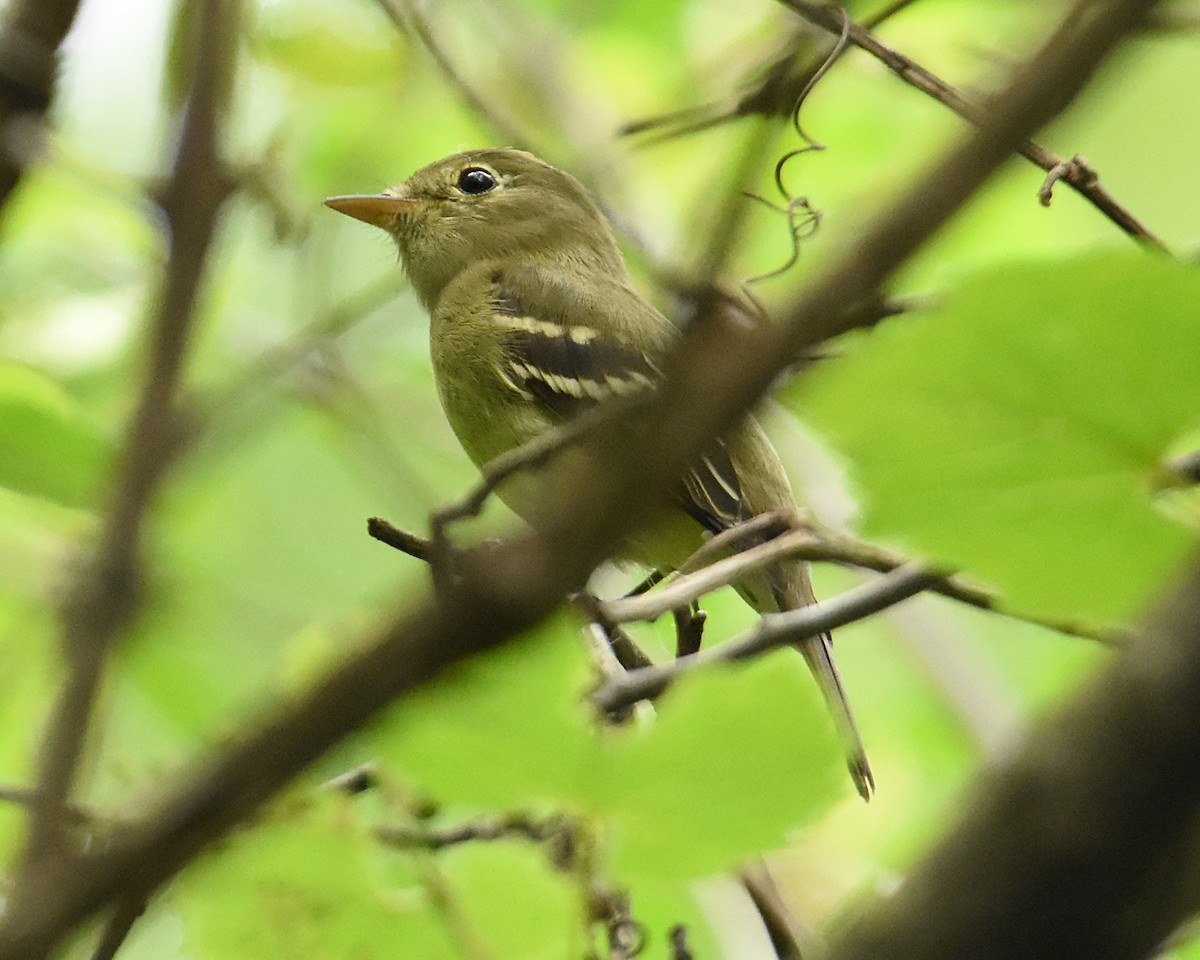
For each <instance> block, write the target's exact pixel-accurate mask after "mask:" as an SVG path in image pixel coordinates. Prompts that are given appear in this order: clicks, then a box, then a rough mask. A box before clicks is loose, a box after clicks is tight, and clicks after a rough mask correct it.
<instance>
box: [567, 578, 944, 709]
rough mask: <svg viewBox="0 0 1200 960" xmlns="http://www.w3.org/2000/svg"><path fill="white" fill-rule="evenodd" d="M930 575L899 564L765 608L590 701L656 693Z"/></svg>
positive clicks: (870, 608) (840, 621)
mask: <svg viewBox="0 0 1200 960" xmlns="http://www.w3.org/2000/svg"><path fill="white" fill-rule="evenodd" d="M932 579H933V578H932V577H931V576H930V575H929V574H927V573H925V572H924V571H923V570H921V569H919V568H916V567H901V568H900V569H899V570H893V571H892V572H891V573H885V574H884V575H883V576H881V577H879V578H878V579H876V580H873V581H872V582H870V583H866V584H863V585H862V586H858V587H854V588H852V589H850V590H847V591H846V592H845V593H843V594H841V595H839V596H836V597H833V598H831V599H829V600H822V601H820V602H819V603H814V604H811V605H810V606H807V607H801V608H799V609H798V610H788V611H787V612H786V613H769V614H765V615H764V616H763V617H762V619H761V620H760V621H759V623H758V625H757V626H755V627H752V628H751V629H750V630H747V631H746V632H745V633H743V634H741V635H740V636H737V637H734V638H733V639H732V640H730V641H729V642H728V643H724V644H722V645H721V646H719V647H713V648H712V649H709V650H703V651H701V652H700V653H694V654H692V655H691V656H688V657H680V658H679V659H678V660H672V661H670V662H669V663H664V664H657V665H655V666H652V667H644V668H642V669H641V670H633V671H631V672H629V673H627V674H625V675H624V676H620V677H614V678H612V679H611V680H609V682H607V683H606V684H605V685H604V686H603V687H601V688H600V689H598V690H596V691H595V692H594V693H593V694H592V696H591V699H592V703H593V704H594V705H595V706H596V707H597V708H598V709H601V710H616V709H620V708H621V707H624V706H627V705H628V704H631V703H635V702H636V701H638V700H645V699H648V698H651V697H656V696H658V695H659V694H660V693H662V692H663V690H665V689H666V688H667V687H668V686H669V685H670V684H671V682H672V681H674V680H675V679H677V678H678V677H680V676H682V675H683V674H684V673H687V672H689V671H691V670H696V669H699V668H701V667H705V666H708V665H710V664H713V663H727V662H729V661H733V660H745V659H747V658H748V657H753V656H757V655H758V654H760V653H763V652H764V651H766V650H770V649H772V648H774V647H780V646H785V645H787V644H791V643H797V642H799V641H800V640H805V639H807V638H809V637H815V636H817V635H818V634H821V633H827V632H829V631H831V630H834V629H836V628H837V627H842V626H845V625H846V624H847V623H853V622H854V621H856V620H863V619H865V618H866V617H869V616H871V615H872V614H875V613H878V612H879V611H880V610H886V609H887V608H888V607H890V606H893V605H894V604H897V603H901V602H903V601H904V600H907V599H908V598H909V597H912V596H915V595H916V594H918V593H920V592H921V591H922V590H927V589H928V588H929V584H930V581H931V580H932Z"/></svg>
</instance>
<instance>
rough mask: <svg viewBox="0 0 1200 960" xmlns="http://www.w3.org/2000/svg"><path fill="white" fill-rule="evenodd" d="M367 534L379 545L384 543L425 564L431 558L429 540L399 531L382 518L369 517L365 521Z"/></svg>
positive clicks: (405, 531) (431, 551)
mask: <svg viewBox="0 0 1200 960" xmlns="http://www.w3.org/2000/svg"><path fill="white" fill-rule="evenodd" d="M367 533H368V534H369V535H370V536H371V537H373V538H374V539H376V540H378V541H379V542H380V543H386V544H387V545H388V546H389V547H392V548H394V549H396V550H399V551H400V552H401V553H406V554H408V555H409V556H410V557H413V558H415V559H417V560H421V561H423V562H425V563H429V562H430V560H431V559H432V557H433V544H432V543H431V542H430V541H429V540H426V539H425V538H424V537H421V536H418V535H417V534H415V533H409V532H408V531H407V530H401V529H400V528H399V527H397V526H395V525H393V524H392V523H389V522H388V521H387V520H384V519H383V517H371V519H370V520H368V521H367Z"/></svg>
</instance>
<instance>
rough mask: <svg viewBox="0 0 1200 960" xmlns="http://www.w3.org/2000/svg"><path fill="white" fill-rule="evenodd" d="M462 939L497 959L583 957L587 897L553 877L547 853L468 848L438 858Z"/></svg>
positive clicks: (512, 847) (508, 846)
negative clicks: (470, 941) (466, 939)
mask: <svg viewBox="0 0 1200 960" xmlns="http://www.w3.org/2000/svg"><path fill="white" fill-rule="evenodd" d="M438 866H439V868H440V869H441V870H442V871H443V872H444V875H445V878H446V881H447V884H446V885H447V889H448V891H449V896H450V898H451V900H452V902H453V909H454V913H455V915H456V916H457V918H458V921H459V926H460V937H462V936H465V937H469V938H470V940H472V941H474V942H476V943H478V944H479V945H481V946H482V947H483V948H484V949H483V950H482V951H480V952H479V953H478V954H477V955H479V956H487V957H494V958H495V960H557V958H559V957H581V956H583V955H584V950H583V949H582V947H583V944H584V942H585V941H584V934H585V930H586V928H587V927H586V922H585V920H584V918H583V917H582V916H581V907H582V906H583V898H582V897H581V896H579V895H578V894H577V893H576V892H575V891H573V890H572V889H571V887H570V885H569V884H568V880H569V879H570V877H569V875H563V874H558V875H556V874H554V873H553V872H552V871H551V869H550V867H549V865H548V864H547V862H546V851H545V849H544V848H542V847H533V846H529V845H526V844H517V843H468V844H460V845H458V846H456V847H453V848H451V849H449V850H447V851H445V852H444V853H443V854H442V855H441V856H439V857H438Z"/></svg>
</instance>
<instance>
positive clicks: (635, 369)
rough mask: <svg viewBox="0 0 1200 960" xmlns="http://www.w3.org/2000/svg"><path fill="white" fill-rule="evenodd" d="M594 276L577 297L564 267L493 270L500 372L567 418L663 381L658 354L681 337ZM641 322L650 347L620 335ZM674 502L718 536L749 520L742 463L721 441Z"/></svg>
mask: <svg viewBox="0 0 1200 960" xmlns="http://www.w3.org/2000/svg"><path fill="white" fill-rule="evenodd" d="M588 279H589V283H588V285H587V289H588V290H589V291H592V292H593V293H594V295H593V296H592V297H590V298H588V299H585V300H584V301H583V302H580V298H579V296H578V290H579V285H574V284H569V283H567V282H566V281H565V280H564V278H563V276H562V274H561V273H560V272H557V271H555V272H552V271H550V270H547V269H545V268H541V267H533V266H526V267H517V268H511V267H510V268H507V269H505V270H502V271H501V270H498V271H497V272H496V273H495V274H493V276H492V281H493V293H492V299H493V305H494V311H493V315H494V317H495V321H496V323H497V324H499V325H500V326H501V327H502V328H503V329H504V333H503V342H504V362H503V368H502V369H501V371H500V373H501V375H502V376H503V377H504V379H505V380H506V381H507V382H508V383H509V384H511V386H512V387H513V388H514V389H515V390H518V391H520V392H521V393H523V394H525V395H526V396H527V397H529V398H530V399H532V400H533V401H535V402H537V403H538V404H539V405H541V406H542V407H544V408H545V409H547V410H548V411H550V412H551V413H553V414H554V415H556V416H558V417H562V418H569V417H574V416H578V415H579V414H580V413H582V412H583V411H584V410H586V409H589V408H590V407H592V406H594V405H595V404H597V403H599V402H601V401H603V400H605V399H607V398H609V397H613V396H621V395H628V394H630V393H632V392H635V391H637V390H641V389H645V388H646V387H649V386H651V385H653V384H654V383H656V382H657V381H658V379H659V378H660V372H659V369H658V367H657V365H656V363H655V357H656V356H661V355H662V353H663V352H664V351H665V350H666V349H668V348H669V346H670V344H671V343H672V342H673V341H674V339H675V338H676V336H677V332H676V330H675V328H674V327H673V326H672V324H671V323H670V321H669V320H667V319H666V318H665V317H663V316H662V314H660V313H659V312H658V311H657V310H655V309H654V308H653V307H652V306H651V305H650V304H649V303H647V302H646V301H645V300H643V299H642V298H641V297H640V296H639V295H638V294H637V293H636V292H635V291H633V290H631V289H630V288H629V287H627V286H626V285H625V284H623V283H621V282H619V281H618V280H615V279H613V280H611V281H609V280H608V279H607V278H603V279H602V280H600V282H599V284H598V286H599V289H598V290H597V289H596V288H597V278H596V277H594V276H589V278H588ZM568 317H569V319H568ZM634 324H637V325H638V326H637V329H638V331H639V334H640V337H639V339H643V338H644V339H646V340H647V341H648V343H649V346H650V347H651V352H649V353H648V352H647V351H645V350H643V349H641V348H639V347H636V346H634V345H633V344H632V343H631V342H630V339H629V338H628V337H625V336H622V334H623V332H624V331H626V330H628V329H630V328H631V326H633V325H634ZM675 499H676V500H677V502H678V503H679V505H680V507H682V508H683V510H684V511H686V512H687V513H688V515H690V516H691V517H692V518H693V519H694V520H696V521H697V522H698V523H700V524H701V525H702V526H704V527H705V528H706V529H708V530H709V531H710V532H712V533H718V532H720V531H721V530H724V529H725V528H726V527H728V526H730V525H732V524H734V523H738V522H740V521H742V520H745V519H748V517H749V513H748V511H747V508H746V505H745V503H744V501H743V498H742V488H741V483H740V482H739V480H738V475H737V470H736V469H735V467H734V464H733V460H732V457H731V456H730V453H729V450H728V448H727V446H726V444H725V443H724V441H722V440H720V439H718V440H717V441H716V443H715V444H714V445H713V446H712V447H711V448H710V449H709V450H708V451H706V453H705V455H704V456H702V457H701V458H700V460H699V461H698V462H697V463H695V464H693V465H692V467H691V468H690V469H689V470H688V471H687V472H686V473H685V474H684V476H683V478H682V480H681V481H680V483H679V486H678V487H677V488H676V490H675Z"/></svg>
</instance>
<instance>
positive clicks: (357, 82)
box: [253, 0, 403, 87]
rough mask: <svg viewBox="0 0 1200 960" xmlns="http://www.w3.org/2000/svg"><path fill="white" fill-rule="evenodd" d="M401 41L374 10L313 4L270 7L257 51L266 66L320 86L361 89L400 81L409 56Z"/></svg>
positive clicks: (256, 39) (258, 29)
mask: <svg viewBox="0 0 1200 960" xmlns="http://www.w3.org/2000/svg"><path fill="white" fill-rule="evenodd" d="M372 14H375V15H372ZM397 38H398V33H397V31H396V28H395V27H393V26H392V25H391V24H390V23H386V22H383V18H382V17H381V16H379V15H378V14H377V12H376V11H374V10H373V9H372V8H371V7H370V6H368V5H365V4H346V3H331V2H313V0H308V2H303V3H287V4H272V5H270V6H268V7H266V8H264V9H263V11H262V14H261V15H260V17H259V20H258V23H257V24H256V29H255V32H254V43H253V49H254V51H255V53H256V54H257V55H258V57H259V59H261V60H262V61H263V62H265V63H268V64H270V65H271V66H273V67H275V68H276V69H277V70H280V71H282V72H284V73H286V74H288V75H289V76H292V77H295V78H297V79H300V80H304V81H306V82H308V83H310V84H312V85H314V86H315V87H361V86H373V85H376V84H381V83H387V82H388V81H389V80H392V79H394V78H395V77H396V75H397V74H398V72H399V69H400V56H401V53H402V51H403V47H402V46H401V45H400V44H399V43H398V42H397Z"/></svg>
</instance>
